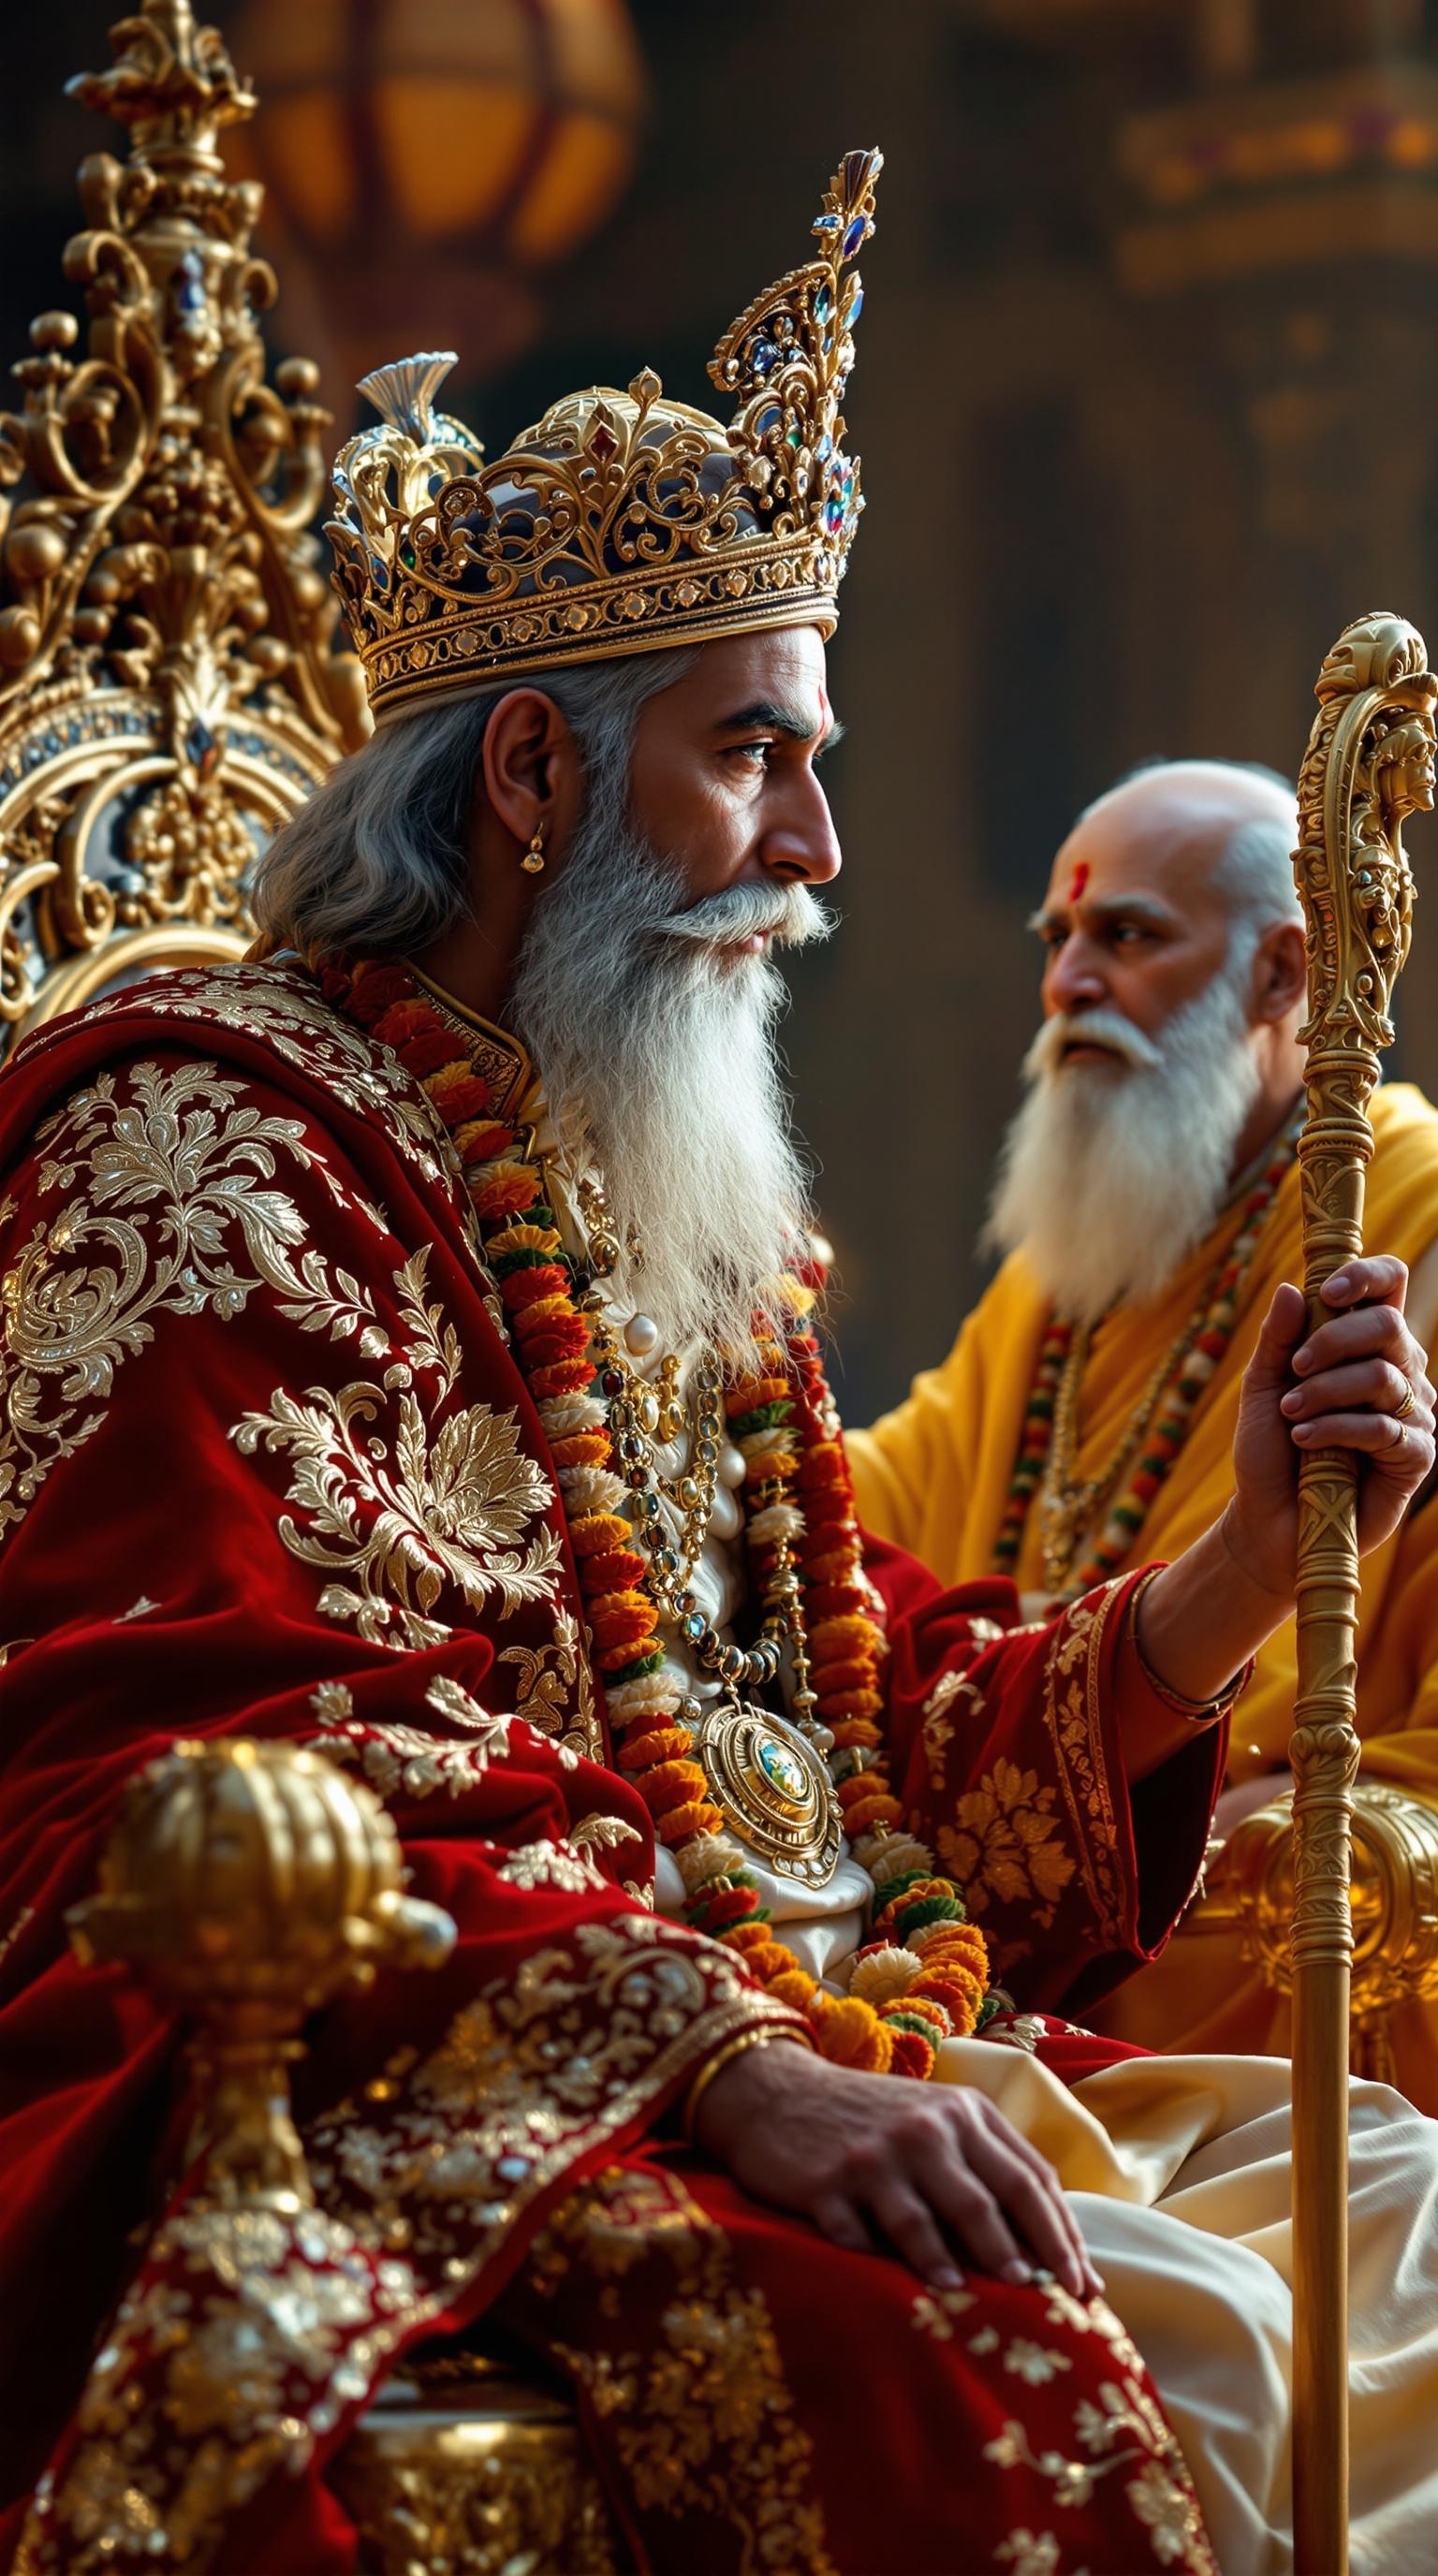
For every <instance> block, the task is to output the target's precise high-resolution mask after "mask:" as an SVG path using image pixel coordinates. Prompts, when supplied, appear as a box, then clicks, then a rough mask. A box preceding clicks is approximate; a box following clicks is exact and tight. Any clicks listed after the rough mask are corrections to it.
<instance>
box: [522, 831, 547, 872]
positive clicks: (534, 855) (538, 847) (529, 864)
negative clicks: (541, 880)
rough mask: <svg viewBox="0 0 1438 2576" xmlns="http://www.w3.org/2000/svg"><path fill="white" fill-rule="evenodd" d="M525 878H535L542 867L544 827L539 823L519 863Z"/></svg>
mask: <svg viewBox="0 0 1438 2576" xmlns="http://www.w3.org/2000/svg"><path fill="white" fill-rule="evenodd" d="M519 864H520V866H521V867H522V868H523V870H524V873H525V875H526V876H527V877H537V876H538V875H539V872H540V870H541V869H542V867H543V866H544V825H543V824H542V823H541V824H540V825H539V827H538V830H537V831H536V832H535V835H534V838H533V840H532V841H531V842H530V844H529V847H528V849H527V850H526V851H525V853H524V856H523V858H522V859H521V860H520V862H519Z"/></svg>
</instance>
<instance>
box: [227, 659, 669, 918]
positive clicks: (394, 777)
mask: <svg viewBox="0 0 1438 2576" xmlns="http://www.w3.org/2000/svg"><path fill="white" fill-rule="evenodd" d="M693 666H694V654H693V651H692V650H690V651H687V652H686V651H684V650H682V649H678V650H672V651H668V652H659V653H635V654H630V655H626V656H623V657H620V658H616V659H614V660H611V661H605V662H589V663H584V664H581V665H578V666H572V667H570V668H568V669H565V670H559V671H545V672H542V673H539V674H537V675H536V676H535V678H534V680H533V683H532V685H533V686H534V687H535V688H537V689H540V690H542V692H543V694H544V696H545V697H547V698H552V699H553V701H554V703H555V705H556V706H557V707H558V709H559V711H560V713H561V715H563V716H564V717H565V719H566V720H567V722H568V723H569V724H570V726H571V727H572V728H573V732H574V736H575V739H576V741H577V742H578V745H579V750H580V756H581V758H582V760H583V762H584V770H585V794H586V806H587V808H588V809H589V810H593V809H594V808H595V807H596V805H598V806H601V807H602V806H610V807H612V808H613V810H614V811H615V812H616V814H622V813H623V812H624V811H625V810H626V808H627V804H628V796H629V762H630V755H631V753H632V750H633V747H634V728H635V724H636V722H637V720H638V716H639V710H640V708H641V707H642V706H643V705H644V703H645V701H646V699H648V698H653V697H657V696H658V695H659V693H660V691H661V690H663V689H668V688H672V687H673V685H674V683H675V681H676V680H680V679H682V678H683V677H684V674H685V672H686V671H689V670H692V668H693ZM523 685H526V684H525V683H524V682H523V681H518V682H516V681H515V680H506V681H503V682H501V683H500V684H499V685H498V686H497V687H495V688H492V689H485V690H481V691H478V692H476V694H475V695H474V696H473V697H467V698H462V699H460V700H459V701H458V703H457V704H453V705H448V704H447V705H444V706H439V707H433V708H429V709H426V708H425V707H423V706H420V707H419V708H417V709H416V710H415V711H414V712H413V713H412V714H409V715H406V716H402V717H397V718H395V719H393V720H392V721H391V722H390V723H389V724H386V725H382V726H381V727H380V728H379V730H378V732H377V733H375V734H373V735H372V736H371V738H370V740H369V741H368V742H367V743H366V744H365V746H364V749H363V750H362V751H357V752H355V753H354V754H353V755H352V756H351V758H350V759H348V760H344V761H341V763H340V765H339V767H338V768H337V769H336V770H334V771H333V772H332V774H331V775H330V777H328V778H327V779H326V780H325V781H324V784H323V785H322V786H320V787H317V788H316V789H315V791H314V794H313V795H312V796H311V797H309V798H308V800H307V801H306V803H305V804H304V805H302V806H301V808H300V810H299V812H298V814H296V815H295V816H294V817H293V818H292V819H291V821H290V822H288V823H286V824H285V825H284V826H283V828H282V829H281V830H280V831H279V832H277V833H276V835H275V837H274V839H273V841H272V842H271V843H270V845H269V848H268V849H267V850H266V851H265V853H264V856H263V857H262V859H261V860H260V862H259V865H258V867H257V868H256V871H255V877H254V883H253V886H252V888H251V894H250V901H251V906H252V909H253V912H254V916H255V920H256V921H257V923H258V925H259V928H260V932H261V935H262V937H263V939H264V940H265V941H266V942H267V943H268V945H269V946H271V947H274V948H295V949H298V950H299V952H300V955H301V956H302V957H309V958H314V957H321V956H332V955H335V954H338V953H341V952H343V951H344V950H350V951H356V952H360V953H363V954H364V955H367V956H401V957H403V956H409V955H412V954H413V953H414V951H415V950H417V949H422V948H424V947H426V946H427V945H428V944H429V942H430V941H431V940H433V939H437V938H438V937H439V936H440V934H441V933H442V932H443V931H446V930H448V929H449V928H451V926H452V925H453V923H454V922H456V921H457V920H459V919H460V918H461V916H462V915H463V914H464V912H465V911H466V910H467V908H468V905H469V898H470V886H469V868H470V857H469V821H470V808H471V804H472V800H473V796H474V780H475V772H476V770H477V769H478V767H479V762H480V755H481V752H482V750H483V747H484V737H485V732H486V729H487V727H488V724H489V719H490V717H491V715H492V714H493V713H494V710H495V708H496V707H497V706H498V704H499V702H500V700H501V698H504V697H508V696H509V694H510V692H511V691H512V690H513V689H514V688H515V687H516V686H523Z"/></svg>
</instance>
